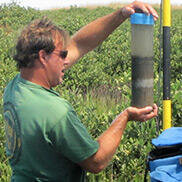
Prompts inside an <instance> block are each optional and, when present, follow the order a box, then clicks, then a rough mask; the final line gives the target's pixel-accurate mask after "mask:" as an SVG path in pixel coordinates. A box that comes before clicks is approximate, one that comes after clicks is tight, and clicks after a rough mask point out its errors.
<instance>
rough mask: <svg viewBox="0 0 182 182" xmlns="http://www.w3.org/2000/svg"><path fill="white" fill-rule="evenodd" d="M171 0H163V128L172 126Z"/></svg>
mask: <svg viewBox="0 0 182 182" xmlns="http://www.w3.org/2000/svg"><path fill="white" fill-rule="evenodd" d="M170 27H171V4H170V0H163V130H165V129H167V128H170V127H171V125H172V123H171V100H170Z"/></svg>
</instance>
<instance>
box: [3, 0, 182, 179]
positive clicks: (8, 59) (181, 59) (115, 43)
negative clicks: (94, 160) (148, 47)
mask: <svg viewBox="0 0 182 182" xmlns="http://www.w3.org/2000/svg"><path fill="white" fill-rule="evenodd" d="M109 12H113V9H112V8H109V7H99V8H96V9H87V8H76V7H71V8H70V9H59V10H52V11H37V10H34V9H31V8H28V9H25V8H21V7H19V6H18V5H16V4H14V3H13V4H10V5H4V6H1V7H0V78H1V79H0V98H1V100H0V105H1V106H0V182H8V181H9V180H10V176H11V170H10V167H9V166H8V160H7V158H6V156H5V150H4V145H5V138H4V137H5V136H4V135H5V133H4V124H3V123H4V120H3V115H2V110H3V109H2V94H3V89H4V88H5V86H6V84H7V83H8V82H9V80H11V79H12V78H13V77H14V76H15V75H16V74H17V72H18V71H17V70H16V66H15V62H14V61H13V59H12V53H13V50H14V44H15V41H16V37H17V35H18V32H19V31H21V28H22V27H24V26H25V25H26V24H27V23H29V22H30V21H32V20H33V19H36V18H39V17H41V16H47V17H49V18H50V19H52V20H53V22H55V23H56V24H57V25H58V26H60V27H62V28H64V29H66V30H67V31H69V33H70V35H72V34H73V33H75V32H76V31H77V30H79V29H80V28H81V27H82V26H84V25H86V24H87V23H88V22H90V21H92V20H94V19H96V18H97V17H100V16H103V15H105V14H108V13H109ZM172 15H173V17H172V21H173V23H172V28H171V43H172V47H171V49H172V50H171V67H172V69H171V99H172V103H173V104H172V109H173V118H172V120H173V124H174V126H181V125H182V86H181V85H182V74H181V70H182V51H181V50H182V36H181V35H182V12H181V9H176V10H173V12H172ZM158 37H159V21H157V22H156V24H155V33H154V42H155V43H154V61H155V86H154V93H155V102H156V103H157V102H158V100H159V106H160V114H159V119H160V120H161V114H162V108H161V103H162V97H161V96H162V88H161V89H160V90H161V96H160V97H159V96H158V94H157V90H158V88H157V87H158V84H157V82H158V78H159V73H158V67H159V55H160V53H159V39H158ZM161 84H162V81H161ZM56 90H57V91H58V92H60V93H61V95H62V97H64V98H66V99H68V100H69V101H70V102H71V103H72V104H73V106H74V108H75V110H76V111H77V113H78V115H79V117H80V119H81V120H82V121H83V123H84V124H85V125H86V127H87V128H88V130H89V132H90V134H91V135H92V136H93V137H94V138H95V137H97V136H99V134H101V133H102V132H103V131H104V130H105V129H106V128H107V127H108V126H109V125H110V123H111V122H112V120H113V119H114V118H115V116H116V115H117V114H119V113H120V112H121V111H122V110H124V109H125V108H126V107H128V106H129V105H130V100H131V56H130V23H129V21H126V22H125V23H124V24H123V25H122V26H120V27H119V28H118V29H117V30H116V31H115V32H113V34H112V35H110V36H109V38H108V39H107V40H106V41H105V42H103V43H102V45H100V46H99V47H97V48H96V49H95V50H94V51H92V52H90V53H89V54H87V55H86V56H84V57H83V58H82V59H81V60H80V61H79V63H78V64H76V65H74V66H73V68H72V69H70V70H68V71H67V72H66V74H65V81H64V82H63V84H62V85H61V86H59V87H57V88H56ZM155 136H156V123H155V121H154V120H153V121H150V122H147V123H142V124H141V123H134V122H130V123H129V124H128V126H127V129H126V131H125V134H124V136H123V140H122V141H121V145H120V147H119V148H118V150H117V154H116V155H115V156H114V158H113V161H112V163H111V164H110V165H109V166H108V167H107V168H106V169H105V170H104V171H103V172H101V173H99V174H98V175H93V174H90V173H88V174H87V178H88V181H89V182H95V181H99V182H100V181H104V182H111V181H116V182H118V181H123V182H128V181H135V182H140V181H142V179H143V176H144V171H145V160H146V156H147V153H148V152H149V151H150V149H151V148H152V146H151V139H152V138H154V137H155Z"/></svg>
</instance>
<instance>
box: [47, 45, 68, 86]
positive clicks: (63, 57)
mask: <svg viewBox="0 0 182 182" xmlns="http://www.w3.org/2000/svg"><path fill="white" fill-rule="evenodd" d="M46 57H47V65H46V74H47V78H48V82H49V85H50V87H55V86H57V85H59V84H60V83H61V82H62V81H63V76H64V70H65V66H66V65H67V64H68V60H67V50H65V49H62V44H61V43H60V42H59V43H55V49H54V51H53V52H52V53H51V54H49V55H47V56H46Z"/></svg>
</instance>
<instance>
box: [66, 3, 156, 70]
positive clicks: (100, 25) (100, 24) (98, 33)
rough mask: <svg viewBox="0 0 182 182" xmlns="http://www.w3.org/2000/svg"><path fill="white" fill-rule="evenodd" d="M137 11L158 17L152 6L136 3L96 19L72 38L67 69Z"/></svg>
mask: <svg viewBox="0 0 182 182" xmlns="http://www.w3.org/2000/svg"><path fill="white" fill-rule="evenodd" d="M136 9H141V10H142V11H143V12H144V13H146V14H152V15H153V16H154V18H155V19H157V17H158V15H157V12H156V11H155V10H154V9H153V8H152V7H151V6H150V5H148V4H145V3H142V2H138V1H135V2H133V3H131V4H129V5H127V6H125V7H123V8H121V9H119V10H117V11H116V12H113V13H111V14H108V15H106V16H103V17H101V18H98V19H96V20H95V21H93V22H91V23H89V24H88V25H86V26H84V27H83V28H81V29H80V30H79V31H78V32H77V33H75V34H74V35H73V37H72V38H71V41H70V44H69V45H68V60H69V64H68V66H67V68H69V67H70V66H71V65H73V64H74V63H75V62H76V61H77V60H78V59H79V58H81V57H82V56H83V55H85V54H86V53H88V52H89V51H91V50H93V49H94V48H96V47H97V46H98V45H99V44H100V43H102V42H103V41H104V40H105V39H106V38H107V37H108V36H109V35H110V34H111V33H112V32H113V31H114V30H115V29H116V28H117V27H118V26H119V25H120V24H122V23H123V22H124V21H125V20H126V19H127V18H129V17H130V15H131V14H133V13H135V10H136Z"/></svg>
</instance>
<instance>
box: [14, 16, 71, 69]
mask: <svg viewBox="0 0 182 182" xmlns="http://www.w3.org/2000/svg"><path fill="white" fill-rule="evenodd" d="M68 37H69V36H68V33H67V32H66V31H64V30H62V29H61V28H59V27H57V26H56V25H54V24H53V23H52V22H51V21H50V20H48V18H46V17H43V18H42V19H37V20H35V21H33V22H31V23H30V24H29V25H28V26H26V27H25V28H24V29H23V31H22V32H21V34H20V36H19V37H18V40H17V44H16V53H15V55H14V60H15V61H16V62H17V67H18V69H20V68H30V67H33V66H34V62H35V60H36V59H38V58H39V51H40V50H44V51H45V52H46V53H47V54H50V53H52V52H53V50H54V49H55V41H56V39H59V41H60V42H61V43H62V46H63V48H65V47H66V44H67V42H68Z"/></svg>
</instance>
